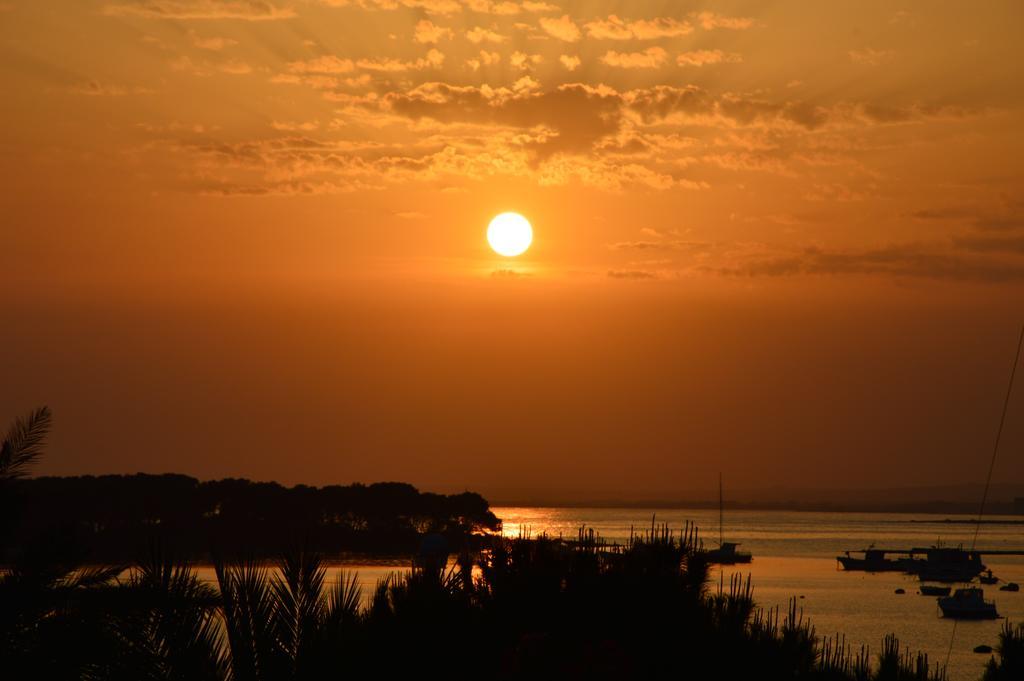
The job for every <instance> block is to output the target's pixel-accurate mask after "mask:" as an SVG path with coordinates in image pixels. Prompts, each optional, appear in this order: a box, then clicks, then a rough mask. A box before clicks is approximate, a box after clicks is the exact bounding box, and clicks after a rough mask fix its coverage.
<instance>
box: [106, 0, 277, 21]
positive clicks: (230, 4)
mask: <svg viewBox="0 0 1024 681" xmlns="http://www.w3.org/2000/svg"><path fill="white" fill-rule="evenodd" d="M103 13H104V14H106V15H108V16H138V17H145V18H148V19H179V20H189V19H241V20H245V21H272V20H277V19H291V18H292V17H294V16H295V10H294V9H292V8H291V7H286V6H281V5H277V4H274V3H273V2H268V1H267V0H135V1H134V2H121V3H116V4H110V5H106V6H105V7H104V8H103Z"/></svg>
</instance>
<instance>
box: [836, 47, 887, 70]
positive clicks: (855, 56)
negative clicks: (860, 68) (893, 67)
mask: <svg viewBox="0 0 1024 681" xmlns="http://www.w3.org/2000/svg"><path fill="white" fill-rule="evenodd" d="M847 54H849V55H850V61H852V62H853V63H855V64H864V65H865V66H879V65H881V64H884V63H885V62H888V61H890V60H892V58H893V57H894V56H895V55H896V53H895V52H893V51H892V50H876V49H873V48H870V47H865V48H864V49H862V50H850V51H849V52H847Z"/></svg>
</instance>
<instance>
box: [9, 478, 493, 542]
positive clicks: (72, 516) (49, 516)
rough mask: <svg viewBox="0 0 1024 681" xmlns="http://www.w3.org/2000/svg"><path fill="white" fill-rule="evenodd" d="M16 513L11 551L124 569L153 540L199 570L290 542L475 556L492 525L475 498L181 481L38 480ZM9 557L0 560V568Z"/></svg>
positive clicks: (389, 488)
mask: <svg viewBox="0 0 1024 681" xmlns="http://www.w3.org/2000/svg"><path fill="white" fill-rule="evenodd" d="M8 493H10V494H11V495H13V496H14V497H15V498H16V499H17V500H18V501H19V502H20V504H21V506H22V508H23V513H22V518H23V521H22V522H21V523H20V525H19V527H17V528H14V529H15V532H14V535H13V536H12V537H11V542H10V544H9V545H10V546H12V547H14V548H15V550H17V548H18V547H20V546H23V545H25V544H27V543H29V542H30V541H31V538H32V537H38V536H40V535H41V534H44V533H46V532H54V531H59V532H60V533H61V534H62V535H63V537H64V538H65V541H67V542H70V543H72V544H74V545H76V546H78V547H80V549H81V551H82V558H83V559H84V560H89V561H93V562H120V561H127V560H131V559H133V558H135V557H137V556H139V555H140V553H142V552H144V551H145V550H146V546H147V543H148V542H149V541H150V540H151V539H152V538H153V537H154V536H157V537H159V538H160V541H161V544H162V545H164V546H167V547H169V548H173V550H174V553H175V555H178V556H181V557H183V558H187V559H190V560H197V561H203V562H209V561H211V560H212V559H213V558H214V556H215V554H220V555H246V556H248V557H254V558H269V557H276V556H278V555H280V554H281V552H282V551H284V550H286V549H287V548H288V547H291V546H294V545H295V544H296V542H297V541H301V542H302V543H303V545H305V546H307V547H309V548H310V550H314V551H317V552H319V553H321V554H324V555H326V556H328V557H337V556H338V554H339V553H340V552H341V551H342V550H344V551H345V552H349V553H372V554H374V555H386V554H393V555H404V556H409V555H412V554H413V553H415V552H416V551H417V549H418V548H419V545H420V542H421V540H422V538H423V537H424V536H426V535H438V536H440V537H443V538H444V540H445V541H446V542H447V543H448V544H449V545H450V546H451V547H452V548H453V549H454V550H462V549H467V548H476V546H474V545H471V544H472V542H474V541H476V539H475V533H479V532H481V531H483V530H496V529H499V528H500V526H501V524H500V522H499V521H498V519H497V518H496V517H495V516H494V514H493V513H492V512H491V511H490V509H489V508H488V504H487V501H486V500H485V499H484V498H483V497H481V496H480V495H479V494H474V493H471V492H465V493H463V494H454V495H444V494H430V493H425V492H419V491H417V490H416V488H415V487H413V486H412V485H407V484H404V483H397V482H386V483H376V484H372V485H349V486H339V485H332V486H328V487H319V488H318V487H309V486H306V485H297V486H295V487H291V488H288V487H283V486H281V485H279V484H277V483H272V482H251V481H249V480H238V479H227V480H216V481H210V482H200V481H198V480H196V479H195V478H190V477H188V476H185V475H171V474H168V475H143V474H139V475H102V476H82V477H67V478H59V477H43V478H33V479H19V480H14V481H10V483H9V484H8ZM5 559H6V560H10V556H3V555H0V561H3V560H5Z"/></svg>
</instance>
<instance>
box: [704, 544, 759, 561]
mask: <svg viewBox="0 0 1024 681" xmlns="http://www.w3.org/2000/svg"><path fill="white" fill-rule="evenodd" d="M738 546H739V544H738V543H736V542H731V541H727V542H722V545H721V546H719V547H718V548H717V549H710V550H708V551H706V552H705V554H704V555H705V557H706V558H707V561H708V562H709V563H716V564H718V565H736V564H737V563H749V562H750V561H752V560H753V559H754V556H753V555H752V554H750V553H748V552H746V551H740V550H738V549H737V547H738Z"/></svg>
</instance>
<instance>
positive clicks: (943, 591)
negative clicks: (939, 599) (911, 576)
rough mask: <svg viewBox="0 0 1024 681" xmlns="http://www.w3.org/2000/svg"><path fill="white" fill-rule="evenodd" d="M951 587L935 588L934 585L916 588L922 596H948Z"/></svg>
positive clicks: (923, 585)
mask: <svg viewBox="0 0 1024 681" xmlns="http://www.w3.org/2000/svg"><path fill="white" fill-rule="evenodd" d="M951 590H952V587H948V586H935V585H934V584H922V585H921V586H920V587H918V591H920V593H921V595H922V596H948V595H949V592H950V591H951Z"/></svg>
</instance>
